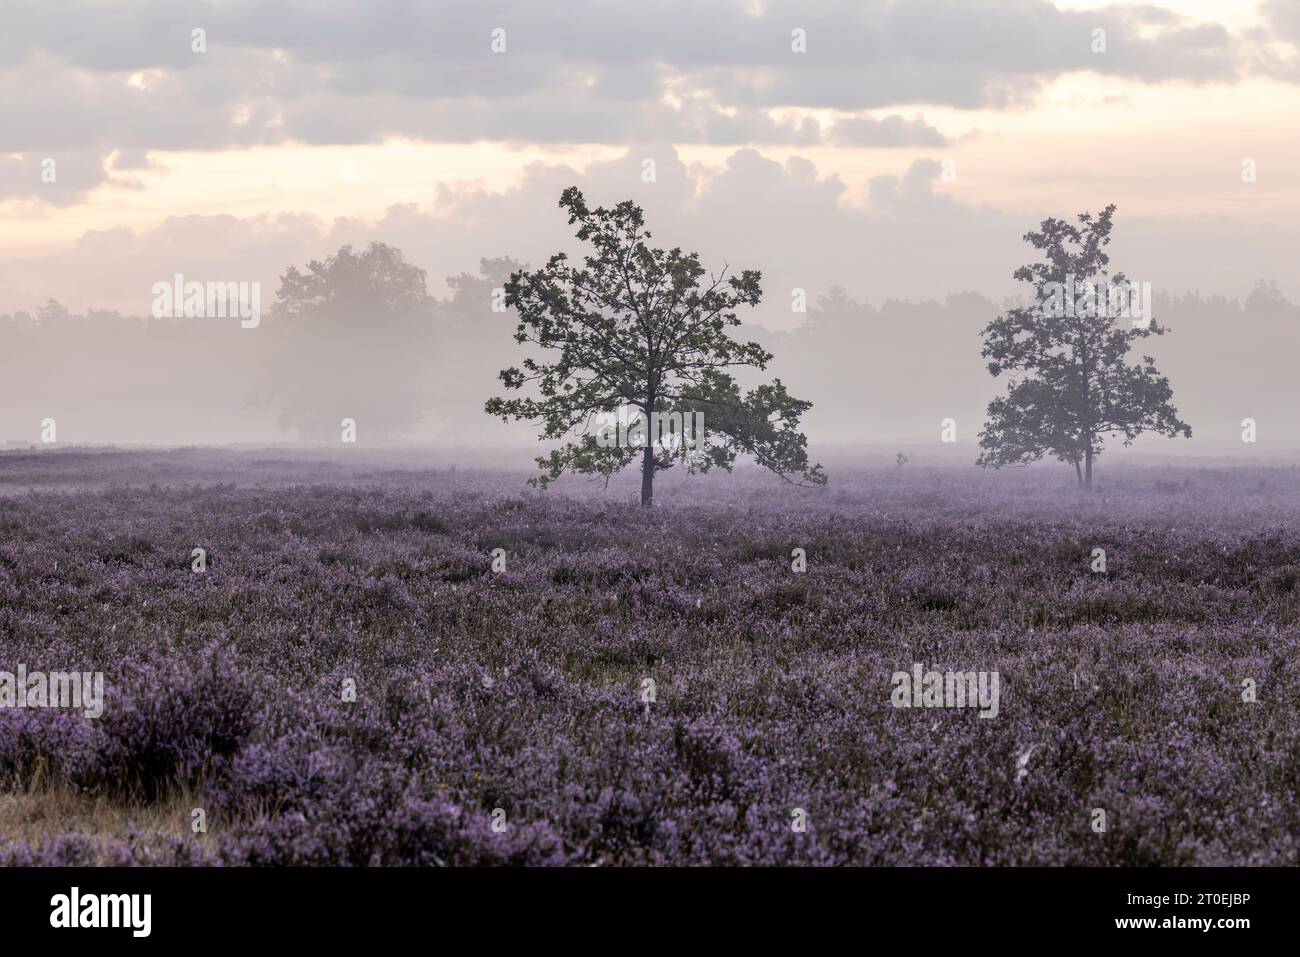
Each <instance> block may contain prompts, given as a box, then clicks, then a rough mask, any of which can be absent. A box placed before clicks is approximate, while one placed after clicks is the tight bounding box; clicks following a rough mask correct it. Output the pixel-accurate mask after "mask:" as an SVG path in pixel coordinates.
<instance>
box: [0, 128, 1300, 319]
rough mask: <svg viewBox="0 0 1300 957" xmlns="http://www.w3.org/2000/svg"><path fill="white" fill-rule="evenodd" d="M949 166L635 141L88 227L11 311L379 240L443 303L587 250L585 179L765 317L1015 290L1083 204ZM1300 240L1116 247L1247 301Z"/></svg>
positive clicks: (28, 261)
mask: <svg viewBox="0 0 1300 957" xmlns="http://www.w3.org/2000/svg"><path fill="white" fill-rule="evenodd" d="M647 158H649V159H654V160H655V169H656V177H655V181H654V182H643V181H642V169H643V166H642V163H643V160H645V159H647ZM942 169H943V167H942V165H941V164H940V162H939V161H938V159H936V158H922V159H918V160H915V161H913V162H911V163H910V164H908V165H907V166H905V167H902V168H900V171H899V172H898V173H897V174H893V175H888V176H878V177H874V178H872V179H870V180H869V181H868V182H866V183H864V184H846V183H845V182H844V181H842V180H841V179H840V178H839V177H837V176H828V175H824V174H822V173H821V172H819V171H818V169H817V167H816V166H815V165H814V164H813V163H812V162H810V161H808V160H806V159H802V158H798V157H794V158H791V159H789V160H787V161H785V162H777V161H775V160H773V159H771V158H770V157H768V156H765V155H763V153H762V152H761V151H759V150H756V149H742V150H737V151H735V152H734V153H733V154H732V155H731V156H730V157H729V158H728V159H727V161H726V162H725V164H724V165H722V166H703V165H690V166H688V165H687V164H685V163H683V162H682V161H681V159H680V157H679V156H678V155H677V152H676V151H675V150H674V149H673V148H672V147H670V146H664V145H661V144H638V145H634V146H632V147H631V148H629V149H628V151H627V152H626V153H625V154H624V155H622V156H620V157H618V158H616V159H612V160H608V161H601V162H595V163H591V164H590V165H588V166H586V167H584V168H582V169H574V168H572V167H569V166H566V165H560V164H552V163H534V164H531V165H529V166H528V167H526V169H525V171H524V175H523V178H522V180H521V182H520V183H519V184H518V185H517V186H515V187H513V188H510V189H506V190H502V191H494V190H489V189H486V188H483V187H470V186H467V187H452V186H447V185H442V186H439V187H438V188H437V190H436V192H435V194H434V195H433V196H432V202H430V203H419V204H416V203H412V204H403V205H398V206H393V207H391V208H390V209H389V210H387V212H386V213H385V214H383V215H382V216H381V217H379V218H378V219H375V220H369V219H336V220H333V221H323V220H321V219H318V218H316V217H313V216H308V215H295V216H259V217H252V218H238V217H234V216H197V215H195V216H182V217H173V218H170V219H168V220H166V221H165V222H164V223H163V224H162V225H160V226H159V227H157V228H155V229H147V230H142V231H137V230H130V229H114V230H110V231H103V232H90V233H87V234H86V235H85V236H84V237H83V238H82V239H81V240H80V241H79V242H78V243H76V244H75V245H73V246H71V247H70V248H65V249H61V250H58V251H55V252H52V253H49V254H47V255H42V256H39V257H27V258H24V259H12V260H10V261H8V262H4V263H0V288H3V289H5V292H6V295H5V301H4V302H0V310H11V309H15V308H28V309H30V308H33V307H34V306H36V305H38V304H39V303H41V302H44V301H45V299H46V298H47V297H50V296H53V297H55V298H58V299H60V300H62V301H64V302H65V304H67V305H69V306H71V307H73V308H76V309H84V308H87V307H100V308H108V309H117V310H120V311H122V312H124V313H134V314H144V313H146V312H147V311H148V307H149V302H150V292H149V290H150V287H151V286H152V284H153V283H154V282H157V281H159V280H162V279H166V278H168V277H170V276H172V275H173V274H174V273H176V272H182V273H184V274H185V275H186V276H191V275H192V276H193V277H194V278H196V279H200V280H204V281H208V280H212V281H218V280H220V281H251V280H258V281H261V282H262V283H263V286H264V289H265V291H266V299H267V301H268V302H269V300H270V298H271V294H272V291H273V290H274V289H275V288H276V287H277V284H278V277H279V275H280V274H281V273H282V272H283V271H284V270H285V269H286V268H287V267H288V266H289V265H290V264H299V265H301V264H303V263H305V262H306V261H307V260H308V259H310V258H322V257H324V256H327V255H329V254H330V253H332V252H334V251H335V250H337V249H338V247H339V246H341V245H342V244H344V243H353V244H355V245H357V246H359V247H363V246H364V245H366V244H367V243H369V242H370V241H371V240H380V241H383V242H387V243H390V244H392V245H395V246H397V247H398V248H400V249H402V250H403V251H404V252H405V253H406V254H407V258H408V259H409V260H410V261H411V262H413V263H415V264H416V265H418V266H420V267H421V268H423V269H425V270H426V271H427V272H428V274H429V276H430V278H431V281H432V282H433V283H434V285H435V288H434V291H435V292H437V291H438V289H439V288H440V286H441V281H442V280H443V279H444V278H445V277H447V276H451V275H455V274H457V273H461V272H474V271H475V270H476V269H477V266H478V262H479V259H480V258H481V257H485V256H486V257H495V256H510V257H513V258H515V259H517V260H519V261H523V262H531V263H533V264H537V263H540V262H542V261H543V260H544V259H545V258H546V257H548V256H550V255H551V254H552V253H554V252H556V251H557V250H560V249H563V250H566V251H568V252H571V253H572V252H579V251H580V248H579V247H578V245H577V244H576V242H575V241H574V240H573V238H572V235H571V231H570V229H569V227H567V225H566V224H565V220H564V216H563V214H562V213H561V212H560V210H559V209H558V206H557V201H558V198H559V195H560V193H561V191H562V190H563V189H564V188H565V187H567V186H570V185H577V186H580V187H581V188H582V189H583V190H584V191H585V193H586V195H587V197H588V200H589V201H590V202H591V203H593V204H606V205H609V204H612V203H616V202H618V201H620V200H623V199H627V198H632V199H634V200H635V201H637V202H638V203H640V204H642V205H643V207H644V208H645V210H646V218H647V222H648V223H649V226H650V228H651V230H652V232H653V234H654V237H655V241H656V242H657V243H661V244H663V245H665V246H674V245H681V246H682V247H683V248H687V249H695V250H698V251H699V252H700V254H701V256H702V259H703V262H704V263H705V264H706V266H707V267H709V268H712V269H715V270H716V269H721V268H722V267H723V265H724V264H727V265H729V266H730V268H731V269H733V270H736V269H746V268H748V269H759V270H761V271H762V272H763V276H764V282H763V287H764V290H765V299H764V305H763V306H762V307H761V309H760V310H759V312H758V313H757V314H756V315H755V316H753V317H751V318H755V319H757V320H758V321H761V322H762V323H764V324H766V325H769V326H770V327H772V328H788V327H790V326H792V325H794V324H796V323H797V322H798V321H799V320H800V318H801V316H800V315H798V314H795V313H793V312H792V311H791V301H792V296H793V290H795V289H803V290H805V291H806V292H807V295H808V297H809V299H810V300H811V299H812V297H814V296H816V295H817V294H819V293H820V292H823V291H825V290H827V289H829V288H830V287H831V286H833V285H837V284H838V285H840V286H843V287H845V288H846V289H847V290H848V291H849V293H851V294H852V295H854V296H856V297H857V298H859V299H860V300H865V301H871V302H883V301H884V300H886V299H890V298H893V299H905V300H914V301H921V300H926V299H933V298H941V297H943V296H946V295H949V294H958V293H965V292H978V293H981V294H983V295H985V296H988V297H990V298H993V299H995V300H997V299H1000V298H1001V297H1004V296H1007V295H1010V294H1013V293H1015V292H1017V284H1016V283H1015V282H1014V281H1013V279H1012V273H1013V272H1014V270H1015V269H1016V267H1017V266H1019V265H1021V263H1023V262H1025V261H1026V256H1027V255H1028V254H1029V253H1030V250H1028V248H1027V247H1026V245H1025V243H1024V242H1023V241H1022V239H1021V237H1022V236H1023V235H1024V233H1025V232H1026V230H1027V229H1029V228H1032V227H1033V226H1036V225H1037V223H1038V222H1039V220H1041V219H1043V218H1045V217H1047V216H1073V215H1074V214H1075V213H1077V212H1080V211H1081V210H1080V209H1075V208H1054V209H1043V210H1039V211H1036V212H1032V213H1026V212H1021V213H1017V214H1014V215H1013V214H1010V213H1008V212H1005V211H1001V210H998V209H993V208H988V207H984V206H980V205H975V204H972V203H969V202H966V201H964V200H960V199H957V198H954V196H953V195H949V194H947V193H945V192H943V191H941V190H939V189H938V188H937V187H938V186H940V185H941V183H940V176H941V173H942ZM863 187H864V190H863V192H859V191H858V190H859V189H860V188H863ZM1104 199H1105V197H1099V198H1098V202H1097V204H1096V205H1100V204H1101V203H1102V202H1103V201H1104ZM1298 243H1300V236H1298V235H1297V228H1296V227H1295V226H1294V225H1293V224H1288V223H1285V222H1279V223H1278V224H1276V225H1272V226H1269V225H1264V224H1260V223H1258V222H1246V221H1233V220H1228V219H1224V218H1203V219H1186V218H1185V219H1179V220H1176V221H1175V220H1141V219H1133V218H1130V217H1128V216H1126V214H1125V211H1124V210H1123V209H1121V210H1120V211H1119V214H1118V217H1117V224H1116V238H1115V244H1114V247H1113V248H1114V257H1115V262H1116V264H1117V265H1118V266H1119V267H1120V268H1123V269H1124V270H1125V271H1126V272H1127V273H1128V274H1129V275H1130V276H1132V277H1133V278H1135V279H1137V280H1139V281H1151V282H1152V283H1153V284H1154V287H1155V289H1156V290H1157V291H1159V292H1167V293H1174V294H1176V293H1181V292H1183V291H1186V290H1192V289H1201V290H1206V291H1217V292H1223V293H1227V294H1232V295H1238V296H1244V295H1245V294H1246V293H1247V292H1248V291H1249V290H1250V288H1251V287H1252V286H1253V285H1254V283H1255V282H1256V281H1257V280H1259V279H1261V278H1276V279H1278V280H1287V279H1288V277H1290V276H1291V275H1292V274H1293V272H1294V270H1293V268H1292V264H1291V258H1292V254H1291V251H1292V250H1293V249H1294V248H1295V247H1296V245H1297V244H1298ZM1283 292H1284V293H1286V294H1287V295H1290V296H1292V297H1296V296H1297V293H1300V290H1297V289H1291V288H1284V289H1283Z"/></svg>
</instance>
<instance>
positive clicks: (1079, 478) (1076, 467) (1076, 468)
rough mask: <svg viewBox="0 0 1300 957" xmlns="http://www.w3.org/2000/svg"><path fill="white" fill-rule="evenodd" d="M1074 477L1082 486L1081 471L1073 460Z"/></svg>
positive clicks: (1077, 463) (1076, 461) (1076, 460)
mask: <svg viewBox="0 0 1300 957" xmlns="http://www.w3.org/2000/svg"><path fill="white" fill-rule="evenodd" d="M1074 477H1075V478H1077V479H1078V480H1079V484H1080V485H1082V484H1083V469H1082V468H1080V467H1079V460H1078V459H1075V460H1074Z"/></svg>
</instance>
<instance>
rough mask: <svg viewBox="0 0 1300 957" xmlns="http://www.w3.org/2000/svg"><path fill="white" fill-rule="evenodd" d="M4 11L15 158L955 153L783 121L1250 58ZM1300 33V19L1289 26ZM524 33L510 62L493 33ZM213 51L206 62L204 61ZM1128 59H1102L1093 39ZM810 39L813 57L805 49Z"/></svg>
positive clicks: (878, 34) (837, 4)
mask: <svg viewBox="0 0 1300 957" xmlns="http://www.w3.org/2000/svg"><path fill="white" fill-rule="evenodd" d="M747 6H748V5H747V4H743V3H740V2H717V3H712V4H701V3H698V2H687V0H611V2H604V3H599V4H592V3H589V2H584V0H562V2H557V3H548V4H544V5H543V4H538V3H535V2H532V0H512V2H503V3H498V4H494V5H492V6H491V7H488V6H487V5H477V4H465V3H462V2H450V0H447V2H438V3H428V4H419V5H415V4H409V3H406V2H398V0H391V2H383V0H365V2H361V0H338V2H332V3H329V4H316V3H307V2H305V0H282V2H279V3H275V4H266V3H256V2H254V0H229V2H220V3H218V2H199V0H143V2H139V3H134V4H131V5H129V6H126V7H123V6H121V5H117V4H112V5H107V4H101V3H91V2H85V3H73V2H59V0H39V2H38V0H0V22H3V23H4V24H5V31H4V33H3V35H2V36H0V97H2V98H3V99H4V101H5V102H6V104H8V106H7V107H6V117H5V123H4V124H3V127H2V128H0V150H3V151H6V152H27V151H30V150H51V149H75V148H82V149H99V150H101V151H110V150H113V149H131V150H147V149H157V150H168V149H219V148H226V147H239V146H247V145H250V144H255V143H279V142H284V141H286V140H300V141H303V142H307V143H362V142H375V141H378V140H380V139H382V138H384V137H386V136H405V137H411V138H416V139H422V140H428V141H443V142H473V141H478V140H485V139H486V140H497V141H510V142H522V141H531V142H602V143H617V144H626V143H629V142H633V141H639V140H645V139H654V140H657V141H676V142H680V143H712V144H730V145H740V144H746V143H753V144H778V143H780V144H803V143H810V142H817V141H819V140H823V141H826V142H830V143H835V144H840V145H858V146H895V145H908V146H915V145H938V144H940V143H941V142H942V141H943V138H944V134H942V133H941V132H939V131H938V130H934V129H933V128H931V127H929V126H927V125H925V123H924V122H923V121H922V120H920V119H913V120H905V119H903V118H902V116H901V115H894V116H887V117H885V118H883V119H882V118H878V117H871V116H867V115H859V116H857V117H849V118H843V119H841V121H840V122H839V124H837V125H836V126H834V127H831V128H830V129H829V132H828V131H827V130H825V129H821V128H819V127H818V126H817V125H816V124H815V123H813V122H810V121H807V120H805V121H799V122H796V121H788V120H787V121H777V120H775V119H773V118H772V114H771V111H773V110H776V109H782V108H797V109H804V110H837V111H841V112H847V113H858V114H863V113H864V111H868V110H870V111H880V110H899V109H903V108H907V109H908V110H909V111H911V109H912V108H913V107H915V106H917V105H925V104H939V105H944V106H951V107H959V108H977V107H978V108H1002V107H1011V106H1019V105H1024V104H1025V103H1027V102H1029V101H1031V100H1032V98H1033V97H1034V95H1035V93H1036V92H1037V91H1038V90H1039V89H1040V88H1041V86H1042V85H1043V84H1044V83H1046V82H1047V81H1049V80H1051V79H1053V78H1055V77H1059V76H1061V75H1063V74H1065V73H1069V72H1076V71H1092V72H1097V73H1101V74H1108V75H1113V76H1118V77H1125V78H1129V79H1131V80H1134V81H1138V82H1150V83H1163V82H1167V81H1184V82H1190V83H1205V82H1233V81H1235V80H1236V79H1237V78H1238V77H1239V76H1240V75H1241V73H1242V70H1243V48H1242V43H1241V40H1240V38H1238V37H1236V36H1235V35H1233V34H1231V33H1229V32H1228V31H1227V30H1226V29H1224V28H1223V27H1221V26H1219V25H1216V24H1195V23H1190V22H1187V21H1184V20H1182V19H1180V18H1178V17H1175V16H1173V15H1172V14H1170V13H1168V12H1162V11H1159V10H1158V9H1157V8H1153V7H1149V6H1128V5H1118V6H1111V7H1104V8H1099V9H1096V10H1089V11H1070V10H1060V9H1057V8H1056V7H1055V6H1053V5H1052V4H1051V3H1049V2H1046V0H815V2H810V0H798V2H796V0H772V2H769V3H766V4H765V5H764V8H763V11H762V14H761V15H757V16H756V15H754V14H753V13H751V12H749V10H748V9H747ZM1276 19H1277V21H1278V23H1279V24H1280V25H1281V26H1280V29H1291V27H1292V26H1293V18H1291V17H1290V15H1289V14H1283V13H1277V14H1276ZM498 27H499V28H501V29H504V30H505V31H506V34H505V37H506V48H505V51H504V52H502V53H493V51H492V48H491V45H490V44H491V31H492V30H493V29H494V28H498ZM195 28H202V29H204V30H205V31H206V38H207V52H205V53H195V52H193V51H192V50H191V39H190V38H191V31H192V30H193V29H195ZM1095 28H1101V29H1104V30H1106V34H1107V48H1106V52H1104V53H1096V52H1093V49H1092V31H1093V30H1094V29H1095ZM794 29H801V30H804V31H805V32H806V37H807V50H806V52H802V53H799V52H794V50H792V47H791V31H792V30H794Z"/></svg>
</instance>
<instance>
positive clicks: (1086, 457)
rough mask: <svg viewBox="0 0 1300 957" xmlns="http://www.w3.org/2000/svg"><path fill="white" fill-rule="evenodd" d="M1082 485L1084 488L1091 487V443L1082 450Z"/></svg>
mask: <svg viewBox="0 0 1300 957" xmlns="http://www.w3.org/2000/svg"><path fill="white" fill-rule="evenodd" d="M1083 462H1084V467H1083V485H1084V487H1085V488H1092V444H1091V443H1089V445H1088V447H1087V448H1086V449H1084V450H1083Z"/></svg>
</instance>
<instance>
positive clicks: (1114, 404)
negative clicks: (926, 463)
mask: <svg viewBox="0 0 1300 957" xmlns="http://www.w3.org/2000/svg"><path fill="white" fill-rule="evenodd" d="M1114 212H1115V207H1114V206H1113V205H1111V206H1107V207H1106V208H1105V210H1103V211H1102V212H1101V214H1100V215H1098V216H1096V217H1094V216H1093V215H1092V214H1091V213H1082V214H1080V215H1079V216H1078V217H1077V218H1078V225H1073V224H1071V223H1069V222H1066V221H1064V220H1059V219H1046V220H1044V221H1043V223H1042V225H1041V227H1040V229H1039V230H1038V231H1037V232H1033V231H1031V232H1029V233H1026V234H1025V239H1026V241H1028V242H1029V243H1030V244H1031V245H1032V246H1033V247H1034V248H1035V249H1038V250H1041V251H1042V252H1043V254H1044V257H1045V258H1044V260H1043V261H1040V262H1036V263H1031V264H1030V265H1027V266H1022V267H1021V268H1019V269H1018V270H1016V274H1015V275H1016V278H1017V279H1018V280H1020V281H1022V282H1027V283H1030V284H1031V285H1032V286H1033V287H1034V293H1035V296H1034V302H1035V304H1034V305H1033V306H1028V307H1018V308H1015V309H1011V310H1009V311H1008V312H1007V313H1006V314H1005V315H1002V316H999V317H998V318H997V319H995V320H993V321H992V322H991V323H989V325H988V326H987V327H986V328H985V329H984V350H983V355H984V356H985V357H986V358H988V359H990V360H991V361H990V362H989V364H988V370H989V373H990V374H991V375H993V376H995V377H996V376H999V375H1002V374H1004V373H1006V374H1007V375H1009V376H1010V377H1011V381H1010V383H1009V385H1008V389H1007V393H1006V395H1003V396H999V397H998V398H995V399H994V400H993V401H992V402H990V403H989V407H988V415H989V420H988V422H987V423H986V424H985V427H984V431H983V432H981V433H980V448H981V449H982V451H981V453H980V456H979V459H978V464H980V465H983V466H988V467H992V468H1001V467H1002V466H1005V465H1023V464H1028V463H1030V462H1034V461H1037V460H1038V459H1041V458H1043V457H1044V456H1045V455H1053V456H1055V457H1056V458H1057V459H1059V460H1061V461H1062V462H1068V463H1070V464H1072V465H1074V467H1075V471H1076V473H1077V474H1078V476H1079V481H1080V482H1081V483H1085V484H1091V481H1092V461H1093V459H1095V458H1096V457H1097V456H1098V455H1100V454H1101V451H1102V449H1103V447H1104V440H1105V437H1106V436H1107V435H1111V434H1119V435H1121V436H1122V437H1123V444H1124V445H1131V444H1132V442H1133V440H1134V439H1135V438H1136V437H1137V436H1138V435H1139V434H1141V433H1142V432H1155V433H1157V434H1160V435H1167V436H1170V437H1173V436H1176V435H1183V436H1186V437H1188V438H1190V437H1191V435H1192V430H1191V427H1190V426H1189V425H1187V423H1185V422H1183V421H1181V420H1180V419H1179V418H1178V410H1177V409H1176V408H1175V407H1174V406H1173V405H1172V403H1171V401H1170V400H1171V399H1172V397H1173V390H1172V389H1171V387H1170V385H1169V380H1168V379H1167V378H1165V377H1164V376H1162V375H1161V374H1160V373H1159V371H1158V370H1157V369H1156V367H1155V360H1154V359H1153V358H1152V357H1151V356H1143V357H1142V362H1141V364H1138V365H1129V364H1128V363H1127V361H1126V357H1127V355H1128V351H1129V348H1130V346H1131V344H1132V343H1133V341H1134V340H1136V339H1142V338H1146V337H1147V336H1152V335H1163V334H1164V332H1165V331H1166V330H1165V329H1164V328H1162V327H1161V326H1160V325H1159V324H1158V323H1157V322H1156V321H1155V320H1154V319H1150V320H1149V321H1148V323H1147V324H1146V325H1145V326H1126V325H1121V324H1119V323H1116V322H1115V320H1114V318H1113V317H1112V316H1111V315H1110V314H1109V313H1108V312H1107V311H1106V310H1096V311H1095V313H1093V314H1089V311H1088V310H1072V311H1074V312H1076V313H1077V314H1075V315H1070V314H1067V313H1064V312H1062V311H1061V310H1053V309H1048V308H1044V307H1043V305H1042V304H1044V303H1046V302H1048V301H1049V299H1050V298H1051V290H1052V289H1053V288H1057V289H1062V288H1067V287H1068V285H1069V284H1073V286H1074V290H1075V291H1076V294H1077V295H1078V296H1079V297H1080V299H1082V298H1083V296H1084V295H1085V293H1086V290H1087V288H1088V287H1089V286H1090V285H1091V284H1092V283H1094V282H1098V281H1101V280H1107V279H1108V280H1109V282H1111V283H1113V284H1115V285H1123V284H1125V283H1126V282H1127V279H1126V278H1125V276H1124V274H1123V273H1115V274H1114V275H1113V276H1111V275H1110V274H1109V271H1108V267H1109V264H1110V257H1109V256H1108V255H1107V253H1106V249H1105V247H1106V246H1107V245H1109V243H1110V231H1111V219H1112V216H1113V215H1114ZM1098 277H1100V280H1099V279H1098Z"/></svg>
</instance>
